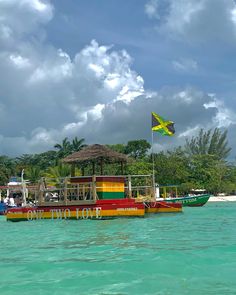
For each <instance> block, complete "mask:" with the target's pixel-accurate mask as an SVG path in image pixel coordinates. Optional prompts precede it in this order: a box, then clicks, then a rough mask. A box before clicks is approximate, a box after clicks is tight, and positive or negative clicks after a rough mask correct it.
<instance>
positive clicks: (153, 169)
mask: <svg viewBox="0 0 236 295" xmlns="http://www.w3.org/2000/svg"><path fill="white" fill-rule="evenodd" d="M152 185H153V197H154V198H155V195H156V192H155V189H156V187H155V166H154V152H153V131H152Z"/></svg>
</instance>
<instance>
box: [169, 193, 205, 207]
mask: <svg viewBox="0 0 236 295" xmlns="http://www.w3.org/2000/svg"><path fill="white" fill-rule="evenodd" d="M210 196H211V195H210V194H203V195H198V196H186V197H179V198H166V199H165V201H166V202H168V203H171V204H174V203H181V204H182V205H183V207H201V206H204V205H205V204H206V203H207V201H208V200H209V198H210Z"/></svg>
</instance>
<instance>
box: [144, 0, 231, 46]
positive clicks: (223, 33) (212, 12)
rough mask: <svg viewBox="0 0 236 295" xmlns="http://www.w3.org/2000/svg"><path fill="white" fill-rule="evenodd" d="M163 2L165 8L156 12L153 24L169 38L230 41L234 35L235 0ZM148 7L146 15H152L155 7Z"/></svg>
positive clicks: (197, 40)
mask: <svg viewBox="0 0 236 295" xmlns="http://www.w3.org/2000/svg"><path fill="white" fill-rule="evenodd" d="M154 3H156V1H155V2H154ZM163 3H164V4H165V7H166V9H165V11H164V12H163V13H162V14H160V13H159V20H158V26H157V27H156V28H157V30H158V31H160V32H163V33H164V34H165V35H167V36H169V37H171V38H173V39H179V40H181V41H184V42H191V44H192V42H212V41H215V42H219V41H227V42H232V40H235V38H236V12H235V11H236V4H235V2H234V1H233V0H199V1H195V0H178V1H176V0H164V1H163V2H162V5H163ZM147 5H149V2H147V4H146V6H145V12H146V13H147V9H146V7H147ZM150 7H152V6H150ZM150 11H151V12H150V13H147V14H148V16H149V17H150V15H152V14H153V15H155V11H156V9H155V7H154V8H153V10H152V9H151V10H150ZM152 11H153V12H152ZM233 42H235V41H233Z"/></svg>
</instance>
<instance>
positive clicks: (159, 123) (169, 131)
mask: <svg viewBox="0 0 236 295" xmlns="http://www.w3.org/2000/svg"><path fill="white" fill-rule="evenodd" d="M152 131H157V132H160V133H161V135H168V136H172V135H174V133H175V128H174V122H172V121H165V119H163V118H162V117H161V116H159V115H157V114H156V113H153V112H152Z"/></svg>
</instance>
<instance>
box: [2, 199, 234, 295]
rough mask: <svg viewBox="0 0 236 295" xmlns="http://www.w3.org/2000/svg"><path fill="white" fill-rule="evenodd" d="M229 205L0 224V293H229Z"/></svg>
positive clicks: (231, 279) (231, 239)
mask: <svg viewBox="0 0 236 295" xmlns="http://www.w3.org/2000/svg"><path fill="white" fill-rule="evenodd" d="M235 211H236V203H233V204H232V203H231V204H228V203H223V204H215V205H214V204H209V205H208V204H207V205H206V206H204V207H202V208H185V210H184V213H183V214H166V215H164V214H160V215H155V216H154V215H150V216H149V217H148V218H144V219H138V218H137V219H117V220H109V221H104V220H102V221H67V220H60V221H59V220H58V221H51V220H43V221H36V222H20V223H10V222H5V219H4V217H1V218H0V229H1V251H0V261H1V263H0V294H3V295H8V294H9V295H15V294H17V295H18V294H24V295H27V294H36V295H37V294H44V295H45V294H57V295H61V294H63V295H64V294H72V293H75V294H80V295H81V294H109V295H110V294H116V295H118V294H160V295H161V294H165V295H167V294H175V295H179V294H181V295H183V294H191V295H199V294H204V295H207V294H214V295H215V294H224V295H225V294H236V280H235V278H234V277H235V269H236V226H235V224H236V214H235Z"/></svg>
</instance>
